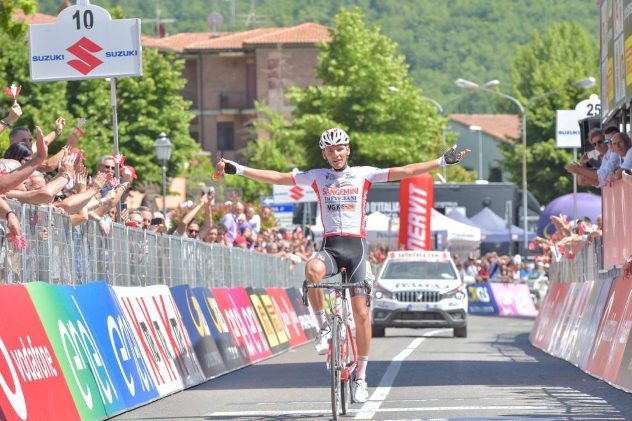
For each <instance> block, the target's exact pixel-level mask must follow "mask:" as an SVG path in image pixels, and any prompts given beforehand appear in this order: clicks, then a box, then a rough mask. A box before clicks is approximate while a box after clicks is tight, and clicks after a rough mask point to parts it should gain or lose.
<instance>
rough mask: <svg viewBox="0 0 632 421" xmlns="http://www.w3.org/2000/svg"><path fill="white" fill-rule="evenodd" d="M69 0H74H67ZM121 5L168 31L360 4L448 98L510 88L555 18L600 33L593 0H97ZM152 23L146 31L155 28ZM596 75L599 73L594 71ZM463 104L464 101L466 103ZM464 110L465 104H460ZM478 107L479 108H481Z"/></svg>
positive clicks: (283, 21) (271, 20)
mask: <svg viewBox="0 0 632 421" xmlns="http://www.w3.org/2000/svg"><path fill="white" fill-rule="evenodd" d="M38 3H39V9H40V11H42V12H44V13H49V14H52V15H56V14H57V10H58V6H59V4H60V1H59V0H41V1H39V2H38ZM72 3H74V2H72ZM92 3H93V4H96V5H99V6H102V7H105V8H111V7H116V6H118V7H120V8H121V10H122V11H123V14H124V15H125V16H126V17H140V18H145V19H155V17H156V7H157V6H159V9H160V15H161V18H163V19H174V20H175V21H174V22H172V23H165V24H164V27H165V29H166V31H167V32H168V33H176V32H191V31H206V30H209V27H208V25H207V22H206V21H207V19H206V17H207V16H208V14H209V13H211V12H219V13H221V14H222V16H223V18H224V22H223V25H222V26H221V28H220V30H221V31H235V30H244V29H247V28H249V27H254V26H257V27H260V26H289V25H294V24H298V23H302V22H307V21H313V22H318V23H321V24H324V25H331V20H332V18H333V17H334V15H335V14H336V12H337V10H338V9H339V8H340V7H352V6H358V7H360V8H361V9H362V10H363V12H364V14H365V20H366V23H367V24H368V25H369V26H372V25H377V26H379V27H380V28H381V29H382V31H383V33H384V34H385V35H387V36H389V37H390V38H392V39H393V40H394V41H396V42H397V43H398V44H399V47H400V50H401V52H402V53H404V54H405V56H406V59H407V61H408V63H409V64H410V67H411V74H412V76H413V78H414V80H415V81H416V83H417V85H418V86H419V87H420V88H422V90H423V93H424V95H426V96H429V97H432V98H435V99H437V100H438V101H440V102H441V103H445V101H446V100H447V99H448V98H450V97H452V96H453V95H454V94H456V93H457V88H455V86H454V80H455V79H456V78H459V77H463V78H466V79H470V80H473V81H477V82H484V81H486V80H489V79H499V80H500V81H501V82H502V85H501V88H502V90H503V91H506V92H508V91H509V90H510V83H511V81H510V76H509V71H508V66H509V63H510V62H511V60H512V58H513V54H514V51H515V46H516V45H523V44H526V43H527V42H528V41H529V38H530V36H531V34H532V33H533V32H537V33H542V32H543V31H545V30H546V29H547V28H548V27H549V26H550V25H551V23H553V22H557V21H563V20H568V21H575V22H577V23H579V24H580V25H581V26H583V27H584V28H586V29H587V30H588V31H589V32H590V33H591V34H594V40H595V48H597V45H598V43H597V41H598V39H599V9H598V7H597V5H596V3H595V1H594V0H338V1H321V0H187V1H182V0H143V1H138V0H94V1H92ZM153 29H154V26H153V23H150V22H148V21H145V22H144V24H143V31H144V32H145V33H147V34H151V35H153ZM593 76H598V75H593ZM464 106H466V107H467V103H464ZM462 111H466V110H462ZM478 111H479V112H480V109H479V110H478Z"/></svg>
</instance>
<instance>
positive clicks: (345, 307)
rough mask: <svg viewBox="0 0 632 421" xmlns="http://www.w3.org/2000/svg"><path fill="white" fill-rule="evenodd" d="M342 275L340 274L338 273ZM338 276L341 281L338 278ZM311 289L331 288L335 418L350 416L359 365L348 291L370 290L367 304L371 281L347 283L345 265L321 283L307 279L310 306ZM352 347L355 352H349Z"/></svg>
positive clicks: (329, 360)
mask: <svg viewBox="0 0 632 421" xmlns="http://www.w3.org/2000/svg"><path fill="white" fill-rule="evenodd" d="M338 275H340V276H338ZM336 278H338V279H339V280H338V281H335V280H334V279H336ZM310 288H320V289H326V290H329V291H330V293H331V295H330V297H329V299H327V300H325V302H326V303H327V310H328V318H329V327H330V329H331V339H330V341H329V350H328V351H327V368H328V369H329V373H330V378H331V412H332V414H333V419H334V420H337V419H338V415H340V414H342V415H346V414H347V410H348V409H349V404H350V403H351V381H352V380H353V375H354V373H355V370H356V368H357V367H358V356H357V350H356V343H355V341H354V340H353V333H352V331H351V311H350V309H349V301H348V298H347V293H346V292H347V290H348V289H351V288H361V289H363V290H364V292H365V293H366V305H367V307H370V305H371V283H370V282H369V281H367V280H364V281H360V282H354V283H347V270H346V269H345V268H341V269H340V272H339V273H338V274H336V275H333V276H330V277H327V278H325V279H323V281H322V282H321V283H319V284H315V283H308V282H307V281H304V282H303V304H304V305H305V306H307V291H308V290H309V289H310ZM349 350H351V351H349Z"/></svg>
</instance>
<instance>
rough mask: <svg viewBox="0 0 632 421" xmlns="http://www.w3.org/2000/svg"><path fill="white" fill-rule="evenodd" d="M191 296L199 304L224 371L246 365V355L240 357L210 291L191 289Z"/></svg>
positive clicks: (200, 288)
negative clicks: (221, 360) (224, 367)
mask: <svg viewBox="0 0 632 421" xmlns="http://www.w3.org/2000/svg"><path fill="white" fill-rule="evenodd" d="M193 295H194V296H195V297H196V298H197V300H198V302H199V303H200V306H201V309H202V314H203V315H204V318H205V319H206V323H208V326H209V328H210V329H211V335H213V339H215V344H217V347H218V348H219V353H220V354H222V359H223V360H224V365H226V369H228V370H229V371H230V370H235V369H237V368H240V367H243V366H246V365H248V364H249V362H248V358H247V355H242V354H241V352H240V349H239V348H238V347H237V345H236V344H235V341H234V339H233V335H231V333H230V330H229V329H228V323H226V319H224V315H223V314H222V312H221V310H220V309H219V305H217V301H216V300H215V296H214V295H213V293H212V292H211V290H210V289H209V288H203V287H198V288H193ZM244 352H245V351H244Z"/></svg>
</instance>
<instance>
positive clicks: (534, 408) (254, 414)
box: [207, 404, 564, 417]
mask: <svg viewBox="0 0 632 421" xmlns="http://www.w3.org/2000/svg"><path fill="white" fill-rule="evenodd" d="M555 406H556V405H550V404H547V405H489V406H482V405H479V406H426V407H423V406H422V407H418V408H376V409H375V412H431V411H495V410H496V411H498V410H503V411H507V410H524V411H537V410H540V411H551V410H552V409H554V407H555ZM557 406H558V407H559V408H558V409H559V410H564V408H563V407H562V406H561V405H557ZM363 412H364V411H363V409H351V408H350V409H349V411H348V413H358V414H361V413H363ZM317 414H321V415H323V416H328V415H331V413H330V409H297V410H286V411H284V410H276V411H275V410H271V411H222V412H211V413H210V414H208V415H207V416H209V417H265V416H268V417H275V416H280V415H317Z"/></svg>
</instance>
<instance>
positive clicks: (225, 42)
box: [185, 28, 278, 50]
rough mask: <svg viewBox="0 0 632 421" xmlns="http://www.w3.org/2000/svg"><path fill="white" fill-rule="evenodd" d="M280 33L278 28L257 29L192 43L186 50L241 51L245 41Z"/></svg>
mask: <svg viewBox="0 0 632 421" xmlns="http://www.w3.org/2000/svg"><path fill="white" fill-rule="evenodd" d="M273 31H278V29H277V28H257V29H251V30H250V31H245V32H236V33H234V34H226V35H223V36H220V37H215V38H212V39H208V40H205V41H200V42H196V43H191V44H189V45H187V46H186V47H185V49H186V50H240V49H242V48H243V47H244V41H246V40H247V39H249V38H254V37H256V36H259V35H263V34H265V33H268V32H273Z"/></svg>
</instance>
